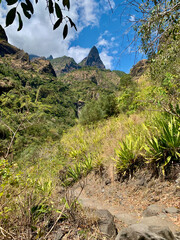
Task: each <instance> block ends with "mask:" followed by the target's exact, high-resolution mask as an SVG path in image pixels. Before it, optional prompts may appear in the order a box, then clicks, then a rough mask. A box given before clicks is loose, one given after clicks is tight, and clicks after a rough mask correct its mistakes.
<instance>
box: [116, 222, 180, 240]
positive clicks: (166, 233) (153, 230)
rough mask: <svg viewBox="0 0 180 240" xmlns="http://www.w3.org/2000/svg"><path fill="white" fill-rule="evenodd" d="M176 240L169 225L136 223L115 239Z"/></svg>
mask: <svg viewBox="0 0 180 240" xmlns="http://www.w3.org/2000/svg"><path fill="white" fill-rule="evenodd" d="M140 239H141V240H176V238H175V236H174V235H173V233H172V232H171V230H170V229H169V228H168V227H161V226H147V225H145V224H134V225H131V226H129V227H128V228H126V229H124V230H122V231H121V232H120V233H119V234H118V235H117V237H116V239H115V240H140Z"/></svg>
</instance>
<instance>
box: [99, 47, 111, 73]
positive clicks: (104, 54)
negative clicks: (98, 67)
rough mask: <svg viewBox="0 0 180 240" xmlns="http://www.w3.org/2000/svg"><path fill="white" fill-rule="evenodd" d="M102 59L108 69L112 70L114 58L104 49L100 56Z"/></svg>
mask: <svg viewBox="0 0 180 240" xmlns="http://www.w3.org/2000/svg"><path fill="white" fill-rule="evenodd" d="M99 55H100V58H101V60H102V61H103V63H104V65H105V67H106V68H107V69H111V68H112V61H113V57H112V56H109V55H108V52H107V51H106V50H105V49H104V50H103V51H102V52H101V53H100V54H99Z"/></svg>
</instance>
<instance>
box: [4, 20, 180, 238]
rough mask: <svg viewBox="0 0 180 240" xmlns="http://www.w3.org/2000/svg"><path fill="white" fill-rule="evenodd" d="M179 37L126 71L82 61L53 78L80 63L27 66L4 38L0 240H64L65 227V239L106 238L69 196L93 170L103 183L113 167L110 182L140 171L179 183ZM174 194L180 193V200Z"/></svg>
mask: <svg viewBox="0 0 180 240" xmlns="http://www.w3.org/2000/svg"><path fill="white" fill-rule="evenodd" d="M178 30H179V21H177V22H176V24H174V32H173V33H172V34H169V35H168V36H166V35H164V38H163V41H161V43H160V44H159V49H158V51H157V52H155V53H154V54H151V55H149V58H148V60H142V61H140V62H139V63H137V64H136V65H135V66H133V68H132V70H131V72H130V73H129V74H125V73H124V72H121V71H110V70H106V69H104V67H102V69H101V68H97V67H94V66H84V63H83V64H82V65H83V67H82V68H79V67H77V69H73V71H70V72H67V73H65V72H64V73H62V72H61V74H56V73H57V71H61V68H58V70H57V69H56V68H57V65H60V67H61V66H62V68H64V66H66V65H67V62H66V61H68V63H69V61H70V62H71V64H74V65H76V64H75V62H73V61H71V60H72V59H69V58H67V57H64V58H61V61H63V59H65V62H63V63H61V61H60V60H58V61H57V60H51V61H50V62H49V61H48V60H45V59H38V58H37V59H34V60H32V61H30V60H29V56H28V54H26V53H24V52H23V51H22V50H19V49H16V48H13V47H12V48H13V49H16V51H15V52H14V51H13V52H8V53H7V52H6V54H4V48H5V47H4V46H7V45H8V42H7V39H6V38H5V35H4V32H3V34H0V36H3V41H0V45H1V48H0V50H1V49H3V54H1V57H0V208H1V210H0V224H1V225H0V236H1V239H5V240H6V239H28V240H30V239H64V238H60V237H59V238H55V235H54V234H57V232H58V229H57V228H56V227H57V226H61V224H62V229H61V230H62V232H63V233H62V237H63V236H64V235H66V234H68V233H69V234H70V233H71V232H73V234H74V235H73V238H67V239H91V236H93V237H94V238H92V239H104V237H105V236H104V235H101V234H102V233H101V232H96V231H95V229H97V225H98V223H97V219H94V218H93V217H91V218H88V217H87V214H85V212H84V211H83V210H82V208H83V207H82V206H81V205H80V204H79V202H78V197H75V198H73V197H71V196H70V192H71V190H72V189H73V188H72V187H73V186H74V184H76V183H77V182H78V181H80V180H82V181H85V179H86V177H87V176H88V175H89V174H92V173H94V174H95V176H98V177H99V178H100V179H102V178H106V177H105V176H106V175H105V174H106V173H107V172H108V170H109V169H110V168H112V169H113V170H112V172H113V173H112V175H113V179H111V182H110V183H107V184H106V185H108V184H113V181H115V182H116V183H117V184H119V185H120V184H121V183H122V184H123V183H124V182H128V181H132V179H133V177H134V176H136V174H137V172H141V171H147V172H148V174H149V175H148V177H149V179H157V178H158V179H161V180H162V181H171V183H172V185H173V184H175V181H177V179H178V178H179V174H180V104H179V103H180V51H179V49H180V37H179V33H178V32H179V31H178ZM3 44H5V45H3ZM86 60H87V59H86ZM51 64H52V65H53V64H54V66H55V68H54V69H53V66H52V65H51ZM57 75H58V76H57ZM106 180H108V179H106ZM80 184H81V181H80ZM81 187H82V186H81ZM95 187H96V186H94V188H95ZM155 187H156V186H154V188H155ZM82 190H83V187H82ZM178 193H179V186H178V187H177V192H176V194H177V196H176V194H174V196H173V197H174V198H173V199H177V201H178ZM158 201H160V200H158ZM176 207H178V206H177V204H176ZM178 224H179V223H178ZM72 226H73V227H72ZM68 227H69V228H68ZM72 229H73V230H72ZM118 230H121V229H118ZM95 233H96V235H95ZM93 234H94V235H93ZM177 236H178V235H177ZM106 237H107V236H106ZM106 239H114V238H110V237H107V238H106ZM119 239H122V238H119ZM143 239H144V238H143ZM145 239H146V238H145ZM155 239H158V238H155ZM163 239H168V238H163ZM174 239H178V238H174Z"/></svg>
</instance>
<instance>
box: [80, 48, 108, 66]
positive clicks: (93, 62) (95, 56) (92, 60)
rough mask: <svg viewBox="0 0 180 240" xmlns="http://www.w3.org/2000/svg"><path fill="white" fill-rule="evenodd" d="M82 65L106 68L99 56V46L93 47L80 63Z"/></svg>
mask: <svg viewBox="0 0 180 240" xmlns="http://www.w3.org/2000/svg"><path fill="white" fill-rule="evenodd" d="M79 65H80V66H82V67H84V66H89V67H97V68H100V69H105V66H104V64H103V62H102V60H101V58H100V56H99V52H98V50H97V48H96V47H95V46H94V47H92V48H91V50H90V52H89V54H88V56H87V57H86V58H84V59H83V60H82V62H80V63H79Z"/></svg>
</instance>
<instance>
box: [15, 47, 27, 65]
mask: <svg viewBox="0 0 180 240" xmlns="http://www.w3.org/2000/svg"><path fill="white" fill-rule="evenodd" d="M15 57H16V59H20V60H21V61H22V62H27V63H30V60H29V55H28V54H27V53H25V52H24V51H23V50H19V51H18V52H17V53H16V54H15Z"/></svg>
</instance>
